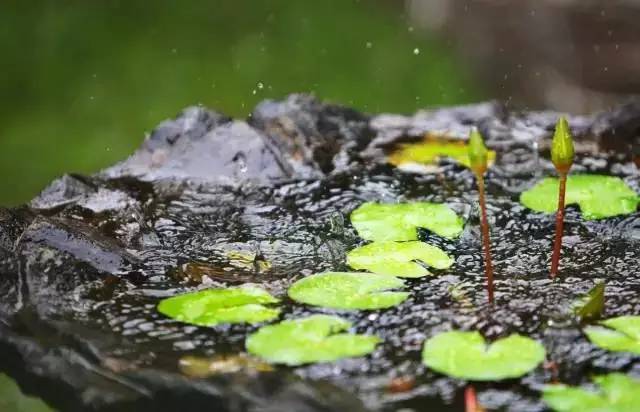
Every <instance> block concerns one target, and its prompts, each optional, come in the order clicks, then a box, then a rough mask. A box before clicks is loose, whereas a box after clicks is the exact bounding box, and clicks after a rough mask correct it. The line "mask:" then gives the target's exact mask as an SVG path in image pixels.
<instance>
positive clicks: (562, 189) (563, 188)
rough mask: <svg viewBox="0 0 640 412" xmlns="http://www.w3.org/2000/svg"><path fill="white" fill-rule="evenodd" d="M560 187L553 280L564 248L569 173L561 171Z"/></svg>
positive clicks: (552, 258)
mask: <svg viewBox="0 0 640 412" xmlns="http://www.w3.org/2000/svg"><path fill="white" fill-rule="evenodd" d="M558 172H559V175H560V186H559V189H558V210H557V211H556V236H555V239H554V242H553V255H552V257H551V279H554V278H555V277H556V275H557V274H558V266H559V264H560V249H561V248H562V233H563V231H564V199H565V193H566V191H567V171H563V170H559V171H558Z"/></svg>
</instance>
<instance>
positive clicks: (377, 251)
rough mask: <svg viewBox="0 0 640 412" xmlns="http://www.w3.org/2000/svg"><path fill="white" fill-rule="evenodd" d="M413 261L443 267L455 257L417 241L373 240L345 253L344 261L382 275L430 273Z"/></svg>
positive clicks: (424, 274) (447, 265)
mask: <svg viewBox="0 0 640 412" xmlns="http://www.w3.org/2000/svg"><path fill="white" fill-rule="evenodd" d="M416 261H420V262H422V263H424V264H426V265H428V266H431V267H434V268H436V269H446V268H448V267H451V265H453V262H454V260H453V259H452V258H450V257H449V256H448V255H447V254H446V253H445V252H444V251H442V249H440V248H438V247H436V246H432V245H428V244H426V243H423V242H419V241H409V242H373V243H371V244H368V245H365V246H361V247H359V248H357V249H354V250H352V251H351V252H349V253H348V254H347V264H348V265H349V266H351V267H352V268H353V269H364V270H368V271H370V272H373V273H379V274H381V275H392V276H398V277H406V278H418V277H422V276H426V275H430V274H431V273H430V272H429V271H428V270H427V269H426V268H425V267H424V266H422V265H420V264H419V263H416Z"/></svg>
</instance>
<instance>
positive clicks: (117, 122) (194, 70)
mask: <svg viewBox="0 0 640 412" xmlns="http://www.w3.org/2000/svg"><path fill="white" fill-rule="evenodd" d="M0 8H1V12H0V45H2V59H1V60H0V73H2V76H0V95H1V96H2V101H1V102H0V125H1V126H0V176H2V179H0V205H13V204H18V203H20V202H25V201H27V200H29V199H30V198H32V197H33V196H34V195H35V194H36V193H37V192H38V191H39V190H41V189H42V188H43V187H44V186H45V185H46V184H47V183H48V182H50V181H51V180H52V179H53V178H54V177H56V176H59V175H61V174H62V173H65V172H81V173H91V172H95V171H97V170H98V169H100V168H102V167H105V166H107V165H110V164H112V163H113V162H115V161H117V160H120V159H122V158H124V157H126V156H127V155H128V154H130V153H131V152H132V151H133V150H134V149H135V148H136V147H137V146H138V145H139V144H140V142H141V140H142V139H143V138H144V134H145V132H148V131H149V130H151V129H152V128H153V127H154V126H155V125H156V124H158V123H159V122H160V121H161V120H163V119H165V118H168V117H172V116H173V115H175V114H176V113H177V112H178V111H179V110H181V109H182V108H183V107H185V106H188V105H193V104H203V105H205V106H209V107H212V108H216V109H218V110H221V111H223V112H225V113H227V114H230V115H234V116H239V117H244V116H246V115H247V114H248V113H249V112H250V111H251V108H252V107H253V106H254V105H255V104H256V102H258V101H260V100H262V99H265V98H279V97H282V96H284V95H286V94H288V93H291V92H312V93H315V94H316V95H317V96H319V97H320V98H322V99H326V100H330V101H334V102H339V103H343V104H346V105H351V106H354V107H356V108H359V109H362V110H365V111H369V112H380V111H393V112H412V111H414V110H416V109H417V108H421V107H425V106H433V105H443V104H452V103H461V102H469V101H474V100H478V99H481V98H483V97H485V96H484V95H483V92H482V90H481V89H479V88H478V87H477V85H476V87H472V84H471V83H472V82H471V81H470V77H469V73H468V72H467V67H466V66H465V64H464V62H461V61H457V60H456V58H455V56H454V55H452V52H451V51H450V50H449V49H450V48H449V47H447V45H446V44H445V43H444V42H443V41H442V40H441V39H440V40H439V39H437V38H434V37H433V36H429V35H427V34H425V33H419V32H418V30H417V29H414V28H412V27H411V25H410V23H408V19H407V18H406V16H405V15H404V8H403V7H402V2H399V1H371V0H369V1H364V0H363V1H354V0H329V1H327V0H323V1H318V0H315V1H313V0H309V1H303V0H271V1H262V0H245V1H241V0H224V1H180V2H175V1H169V0H156V1H153V2H150V1H139V0H126V1H102V2H89V1H86V0H82V1H80V0H68V1H34V2H31V1H29V2H27V1H18V0H15V1H6V2H3V5H2V6H0Z"/></svg>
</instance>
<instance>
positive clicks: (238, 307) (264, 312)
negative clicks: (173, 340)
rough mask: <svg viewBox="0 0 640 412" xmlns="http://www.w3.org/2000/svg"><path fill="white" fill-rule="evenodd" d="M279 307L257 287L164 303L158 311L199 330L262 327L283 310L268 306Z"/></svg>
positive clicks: (205, 292) (181, 297)
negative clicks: (231, 325)
mask: <svg viewBox="0 0 640 412" xmlns="http://www.w3.org/2000/svg"><path fill="white" fill-rule="evenodd" d="M273 303H278V299H276V298H274V297H273V296H271V295H270V294H269V292H267V291H265V290H264V289H261V288H258V287H255V286H241V287H237V288H227V289H207V290H202V291H198V292H193V293H186V294H184V295H179V296H173V297H171V298H167V299H163V300H162V301H161V302H160V303H159V304H158V311H159V312H160V313H162V314H164V315H166V316H168V317H170V318H173V319H175V320H178V321H180V322H185V323H191V324H193V325H198V326H215V325H218V324H220V323H259V322H265V321H269V320H272V319H274V318H276V317H277V316H278V315H279V314H280V310H279V309H276V308H272V307H267V306H265V305H268V304H273Z"/></svg>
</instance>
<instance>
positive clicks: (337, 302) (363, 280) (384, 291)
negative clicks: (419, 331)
mask: <svg viewBox="0 0 640 412" xmlns="http://www.w3.org/2000/svg"><path fill="white" fill-rule="evenodd" d="M403 286H404V282H403V281H402V280H400V279H398V278H396V277H393V276H385V275H376V274H373V273H360V272H325V273H319V274H316V275H312V276H308V277H306V278H304V279H300V280H299V281H297V282H295V283H294V284H293V285H291V287H290V288H289V292H288V294H289V297H290V298H291V299H293V300H295V301H296V302H300V303H306V304H309V305H314V306H322V307H325V308H333V309H355V310H357V309H362V310H365V309H368V310H373V309H384V308H389V307H391V306H395V305H398V304H400V303H401V302H403V301H404V300H405V299H406V298H407V297H408V296H409V294H408V293H407V292H392V291H390V289H397V288H401V287H403Z"/></svg>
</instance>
